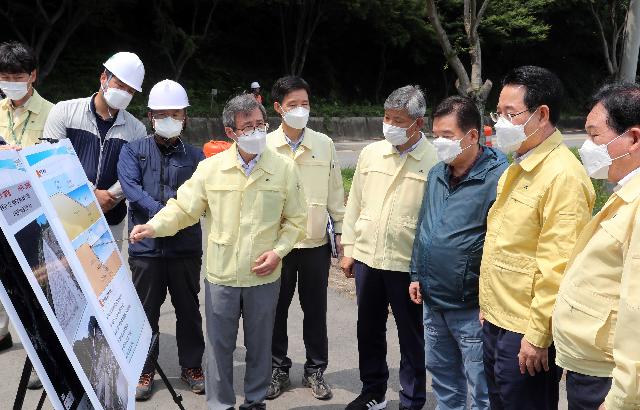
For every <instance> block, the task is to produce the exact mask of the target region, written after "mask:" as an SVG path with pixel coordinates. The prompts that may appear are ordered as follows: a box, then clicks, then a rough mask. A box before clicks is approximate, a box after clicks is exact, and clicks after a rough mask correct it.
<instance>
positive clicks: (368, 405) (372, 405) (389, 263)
mask: <svg viewBox="0 0 640 410" xmlns="http://www.w3.org/2000/svg"><path fill="white" fill-rule="evenodd" d="M425 111H426V102H425V99H424V95H423V94H422V91H421V90H420V89H419V88H418V87H414V86H410V85H408V86H405V87H402V88H399V89H397V90H395V91H394V92H392V93H391V95H389V97H388V98H387V100H386V101H385V103H384V123H383V127H382V129H383V133H384V137H385V140H383V141H379V142H374V143H373V144H370V145H368V146H366V147H365V148H364V149H363V150H362V153H361V154H360V158H358V165H357V166H356V171H355V174H354V177H353V183H352V185H351V191H350V193H349V199H348V201H347V210H346V214H345V217H344V223H343V224H342V245H343V246H344V257H343V258H342V261H341V267H342V270H343V272H344V273H345V275H346V276H347V277H354V276H355V279H356V293H357V301H358V330H357V334H358V354H359V368H360V380H361V381H362V392H361V394H360V395H359V396H358V397H357V398H356V399H355V400H354V401H352V402H351V403H349V405H348V406H347V410H376V409H383V408H385V407H386V405H387V400H386V398H385V394H386V391H387V380H388V378H389V369H388V367H387V360H386V355H387V344H386V337H387V331H386V330H387V328H386V325H387V317H388V315H389V305H391V310H392V312H393V315H394V318H395V322H396V326H397V328H398V338H399V339H400V356H401V360H400V385H401V387H402V389H401V391H400V406H399V408H400V409H416V410H417V409H421V408H422V407H423V405H424V403H425V400H426V371H425V359H424V330H423V325H422V306H420V305H417V304H415V303H413V302H411V300H410V299H409V292H408V291H407V289H408V288H409V284H410V283H411V278H410V271H411V269H410V263H411V253H412V250H413V239H414V237H415V234H416V224H417V221H418V214H419V212H420V206H421V204H422V196H423V195H424V190H425V182H426V180H427V175H428V174H429V170H430V169H431V167H433V165H435V164H436V163H437V162H438V159H437V156H436V151H435V148H434V147H433V145H431V143H430V142H428V141H427V139H426V137H425V136H424V135H423V134H422V132H421V131H420V129H421V128H422V127H423V125H424V114H425Z"/></svg>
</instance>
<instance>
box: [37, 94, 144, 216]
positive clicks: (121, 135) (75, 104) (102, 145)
mask: <svg viewBox="0 0 640 410" xmlns="http://www.w3.org/2000/svg"><path fill="white" fill-rule="evenodd" d="M94 97H95V94H94V95H92V96H91V97H86V98H79V99H76V100H68V101H61V102H59V103H57V104H56V105H55V106H54V107H53V108H52V109H51V112H50V113H49V116H48V117H47V122H46V123H45V127H44V132H43V137H44V138H53V139H58V140H59V139H63V138H69V139H70V140H71V144H72V145H73V148H74V149H75V151H76V154H78V158H79V159H80V163H81V164H82V168H84V172H85V173H86V174H87V178H88V179H89V181H90V182H91V183H92V184H93V185H94V186H95V187H96V188H97V189H109V188H111V186H112V185H114V184H115V183H116V182H118V172H117V164H118V158H119V156H120V150H121V149H122V147H123V146H124V145H125V144H126V143H128V142H131V141H135V140H138V139H141V138H144V137H145V136H146V135H147V130H146V128H145V126H144V124H142V122H140V121H139V120H138V119H137V118H135V117H134V116H133V115H131V114H130V113H129V112H127V111H125V110H119V111H118V114H117V115H116V118H115V120H114V123H113V125H112V126H111V128H110V129H109V131H108V132H107V134H106V135H105V138H104V140H101V138H100V132H99V130H98V124H97V121H96V116H95V106H94V104H93V98H94ZM126 214H127V206H126V204H125V201H120V202H119V203H118V204H117V205H116V206H115V207H114V208H113V209H111V210H110V211H108V212H107V213H105V215H104V216H105V218H106V219H107V222H108V223H109V225H117V224H119V223H120V222H122V220H123V219H124V217H125V216H126Z"/></svg>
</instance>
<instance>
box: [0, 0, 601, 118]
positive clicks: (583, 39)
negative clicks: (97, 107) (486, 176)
mask: <svg viewBox="0 0 640 410" xmlns="http://www.w3.org/2000/svg"><path fill="white" fill-rule="evenodd" d="M426 1H427V0H314V1H303V0H181V1H178V0H150V1H142V0H110V1H109V2H100V3H98V2H94V1H93V0H87V1H79V0H21V1H15V0H0V27H2V30H0V41H5V40H9V39H17V40H21V41H24V42H26V43H28V44H31V45H32V46H33V47H34V48H37V45H38V44H40V43H42V44H44V45H43V46H41V47H39V48H38V50H40V52H39V57H40V68H41V78H44V77H46V78H45V79H44V81H42V83H41V84H40V85H39V86H38V87H39V91H42V93H43V95H45V96H46V97H48V98H49V99H51V100H53V101H58V100H60V99H66V98H74V97H79V96H84V95H89V94H90V93H92V92H94V91H95V90H96V89H97V88H98V76H99V74H100V72H101V70H102V63H103V62H104V61H106V59H107V58H108V57H109V56H110V55H112V54H113V53H114V52H116V51H121V50H127V51H133V52H136V53H137V54H138V55H140V57H141V58H142V60H143V62H144V63H145V67H146V72H147V75H146V78H145V82H144V84H143V89H144V91H143V92H144V93H146V92H147V91H148V90H149V88H150V87H151V85H152V84H154V83H155V82H157V81H160V80H162V79H164V78H178V79H179V81H180V82H181V83H183V84H184V85H185V86H186V87H187V89H188V91H189V97H190V99H191V103H192V106H193V107H192V114H193V115H218V113H219V112H218V111H219V108H220V107H221V106H222V105H223V104H224V102H225V101H226V100H227V99H228V98H229V97H230V96H231V95H234V94H237V93H239V92H243V91H246V90H247V89H248V88H249V84H250V83H251V82H252V81H259V82H260V83H261V85H262V89H263V93H264V95H265V97H267V101H271V100H270V98H269V97H270V96H269V90H270V88H271V84H272V83H273V81H274V80H275V79H277V78H278V77H280V76H282V75H285V74H288V73H291V72H298V73H302V75H303V76H304V77H305V79H307V81H308V82H309V83H310V84H311V87H312V97H313V103H314V107H315V110H317V111H316V112H322V113H326V114H327V115H336V116H340V115H357V114H358V113H359V112H361V113H362V114H363V115H364V114H365V113H366V114H370V113H375V112H378V110H379V107H380V104H381V103H382V102H383V101H384V99H385V98H386V96H387V95H388V93H389V92H391V91H392V90H393V89H395V88H397V87H400V86H403V85H406V84H417V85H420V86H421V87H422V88H423V89H424V90H426V95H427V99H428V102H429V105H430V106H433V105H435V104H436V103H437V102H438V101H439V100H441V99H442V98H443V97H445V96H447V95H450V94H453V93H457V92H458V89H457V88H456V80H459V78H458V75H457V74H456V73H455V72H454V70H453V69H452V66H451V65H450V63H449V62H448V61H447V59H446V58H445V54H444V53H443V51H442V48H441V44H440V43H439V41H438V38H437V36H436V32H435V31H434V29H433V26H432V25H431V24H430V23H429V21H428V18H427V14H426ZM468 1H471V0H468ZM586 1H589V0H555V1H551V0H490V1H489V3H488V5H487V7H486V11H485V13H484V15H483V18H482V19H481V20H480V23H479V25H478V35H479V39H480V47H481V50H482V54H481V60H480V61H481V76H480V78H481V80H482V82H481V83H480V84H481V85H482V84H484V82H485V81H486V80H490V81H491V82H492V83H493V84H499V83H500V80H501V78H502V77H503V75H504V74H505V73H506V72H507V71H508V70H509V69H511V68H513V67H516V66H519V65H523V64H537V65H542V66H545V67H548V68H549V69H551V70H553V71H554V72H556V73H558V75H559V76H560V77H561V79H563V80H564V82H565V85H566V87H567V89H568V99H567V101H568V104H567V110H568V111H569V112H570V113H575V114H584V110H585V107H584V102H585V101H587V99H588V95H589V94H590V93H591V91H592V90H593V88H594V87H595V86H597V85H598V84H600V83H601V82H602V81H604V80H605V79H606V78H608V76H609V73H608V70H607V67H606V65H605V64H603V54H602V41H601V38H600V34H599V33H598V29H597V25H596V23H595V21H594V18H593V15H592V13H591V11H590V9H589V7H588V5H587V3H586ZM594 1H596V0H594ZM597 1H604V0H597ZM39 4H41V5H42V6H43V8H44V10H45V11H46V13H47V16H48V17H44V15H43V14H42V11H40V10H39V6H38V5H39ZM436 4H437V8H438V12H439V13H440V17H441V22H442V26H443V28H444V30H445V32H446V33H447V38H448V39H449V41H450V42H451V45H452V49H453V50H454V52H455V53H456V54H457V55H458V56H459V59H460V62H461V64H462V65H463V66H464V68H465V70H466V71H467V72H469V73H470V74H469V75H470V76H471V60H470V56H469V50H470V45H469V43H468V41H467V36H466V33H465V28H464V19H463V14H464V0H439V1H437V3H436ZM477 4H478V5H480V4H482V1H481V0H477ZM69 5H73V6H69ZM310 5H313V8H309V7H310ZM214 6H215V8H214ZM303 7H307V9H306V10H307V11H306V12H304V13H303V11H302V8H303ZM478 7H479V6H478ZM478 7H477V8H478ZM59 10H64V11H63V12H62V13H61V14H60V15H59V17H58V18H57V20H56V19H54V16H58V14H59ZM81 11H82V13H83V14H80V15H79V14H78V13H80V12H81ZM87 13H89V15H88V16H87V17H84V16H85V15H86V14H87ZM301 13H302V14H301ZM305 13H306V14H305ZM76 16H77V18H76ZM209 16H210V18H209ZM300 16H304V19H305V20H304V22H303V21H301V20H300ZM47 19H48V21H49V22H53V21H54V20H55V24H53V25H52V24H51V23H47ZM605 21H609V20H607V19H605V18H603V20H602V22H603V25H604V24H605ZM308 22H311V26H309V23H308ZM309 27H314V29H313V30H311V31H309ZM71 29H73V30H71ZM46 30H49V32H48V33H49V34H47V35H45V36H43V35H42V33H44V32H46ZM45 34H46V33H45ZM299 34H300V35H299ZM65 36H68V37H67V38H66V40H65ZM42 38H44V39H45V40H44V41H39V40H38V39H42ZM61 40H62V41H61ZM296 44H297V45H296ZM296 49H297V50H298V51H297V52H296V51H295V50H296ZM54 51H55V53H54ZM54 54H57V57H56V56H55V55H54ZM296 55H297V56H298V57H297V58H296V57H295V56H296ZM50 56H53V57H56V58H50ZM294 60H296V61H294ZM292 67H293V69H292ZM43 74H45V75H44V76H42V75H43ZM46 74H48V75H46ZM499 88H500V87H497V86H494V87H492V89H491V92H490V93H489V94H488V96H487V104H489V106H490V105H492V104H494V103H495V100H496V98H497V94H498V92H499ZM211 89H216V90H218V94H217V95H216V96H215V97H214V98H213V99H212V94H211ZM145 100H146V98H144V97H143V96H136V97H135V98H134V101H133V107H134V108H135V107H139V109H140V110H141V111H143V110H144V107H145V105H146V101H145Z"/></svg>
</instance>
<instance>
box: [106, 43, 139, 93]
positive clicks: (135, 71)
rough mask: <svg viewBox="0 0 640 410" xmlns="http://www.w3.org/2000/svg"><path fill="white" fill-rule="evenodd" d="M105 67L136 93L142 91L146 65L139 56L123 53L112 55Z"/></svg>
mask: <svg viewBox="0 0 640 410" xmlns="http://www.w3.org/2000/svg"><path fill="white" fill-rule="evenodd" d="M103 65H104V68H106V69H107V70H109V71H110V72H111V73H112V74H113V75H115V76H116V77H118V79H119V80H120V81H122V82H123V83H125V84H126V85H128V86H129V87H131V88H133V89H134V90H136V91H142V80H144V64H142V61H141V60H140V58H139V57H138V56H137V55H135V54H133V53H128V52H126V51H121V52H119V53H115V54H114V55H112V56H111V57H110V58H109V59H108V60H107V61H106V62H105V63H104V64H103Z"/></svg>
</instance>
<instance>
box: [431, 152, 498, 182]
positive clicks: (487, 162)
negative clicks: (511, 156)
mask: <svg viewBox="0 0 640 410" xmlns="http://www.w3.org/2000/svg"><path fill="white" fill-rule="evenodd" d="M503 160H504V161H506V158H504V157H503ZM501 162H502V161H501V160H500V158H499V157H498V153H497V152H496V151H495V150H494V149H493V148H490V147H487V146H484V145H482V154H480V158H478V160H477V161H476V163H475V164H474V165H473V168H471V170H470V171H469V172H468V173H467V177H466V178H465V179H463V180H462V181H461V182H463V181H469V180H472V179H477V180H484V179H485V178H486V176H487V173H488V172H489V171H490V170H492V169H493V168H494V167H495V166H496V165H499V164H500V163H501ZM440 165H441V166H442V167H441V168H440V171H439V172H438V178H439V179H440V180H442V182H444V183H445V184H446V185H447V186H448V185H449V177H450V176H451V169H450V167H449V165H448V164H445V163H441V164H440Z"/></svg>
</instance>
